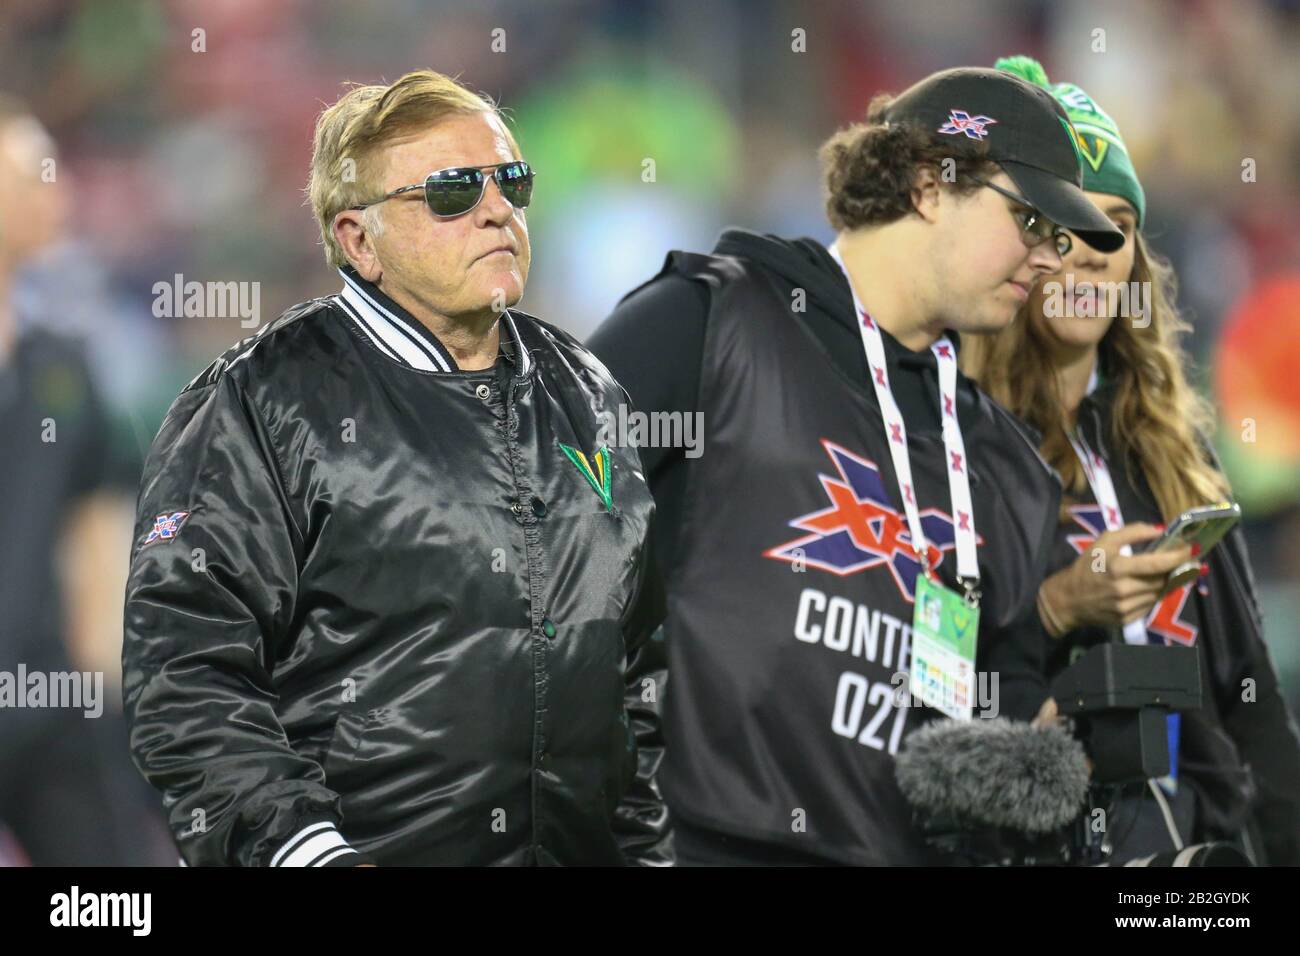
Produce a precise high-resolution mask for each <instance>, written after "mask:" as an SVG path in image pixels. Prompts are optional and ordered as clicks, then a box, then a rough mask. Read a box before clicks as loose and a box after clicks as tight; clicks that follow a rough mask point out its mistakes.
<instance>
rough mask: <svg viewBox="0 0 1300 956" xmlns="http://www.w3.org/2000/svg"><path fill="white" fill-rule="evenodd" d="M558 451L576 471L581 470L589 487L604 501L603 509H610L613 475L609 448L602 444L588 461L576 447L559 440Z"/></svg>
mask: <svg viewBox="0 0 1300 956" xmlns="http://www.w3.org/2000/svg"><path fill="white" fill-rule="evenodd" d="M560 451H562V452H564V454H565V455H566V456H568V459H569V461H571V462H573V463H574V465H576V466H577V468H578V471H580V472H582V476H583V477H584V478H586V479H587V482H588V483H589V484H590V485H591V487H592V488H595V489H596V494H598V495H599V496H600V500H601V501H603V502H604V503H605V510H606V511H612V510H613V508H614V494H613V490H612V485H613V480H614V476H613V474H612V473H611V469H610V462H609V449H608V448H606V447H604V446H602V447H601V449H600V450H599V451H597V452H596V454H594V455H592V456H591V460H590V461H588V460H587V456H586V455H584V454H583V453H582V452H580V451H578V449H576V448H571V447H570V446H568V445H566V444H564V442H560Z"/></svg>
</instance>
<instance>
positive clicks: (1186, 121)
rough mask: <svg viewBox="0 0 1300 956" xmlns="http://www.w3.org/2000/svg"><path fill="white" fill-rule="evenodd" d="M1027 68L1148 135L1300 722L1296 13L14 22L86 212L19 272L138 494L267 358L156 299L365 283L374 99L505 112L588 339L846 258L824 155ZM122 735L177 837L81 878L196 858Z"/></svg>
mask: <svg viewBox="0 0 1300 956" xmlns="http://www.w3.org/2000/svg"><path fill="white" fill-rule="evenodd" d="M796 30H803V31H804V37H805V43H806V47H805V50H804V51H802V52H799V51H796V50H794V49H792V31H796ZM502 31H503V32H502ZM1098 31H1102V32H1100V33H1098ZM1099 42H1100V45H1101V46H1102V47H1103V48H1102V49H1099V48H1098V46H1099ZM1011 53H1027V54H1031V55H1034V56H1036V57H1037V58H1039V59H1040V60H1042V62H1043V63H1044V64H1045V65H1046V67H1047V69H1048V71H1049V73H1050V75H1051V76H1052V78H1053V79H1060V80H1071V81H1075V82H1078V83H1080V84H1081V85H1083V86H1084V87H1085V88H1087V89H1088V91H1089V92H1090V93H1092V94H1093V95H1094V96H1095V97H1096V98H1097V100H1098V101H1099V102H1101V103H1102V104H1104V105H1105V107H1106V109H1107V110H1108V111H1109V112H1110V113H1111V114H1112V115H1113V116H1114V117H1115V119H1116V120H1117V122H1118V123H1119V125H1120V127H1121V129H1122V130H1123V131H1124V135H1125V138H1126V140H1127V142H1128V144H1129V147H1130V150H1131V152H1132V154H1133V159H1134V162H1135V165H1136V167H1137V169H1138V171H1139V174H1140V175H1141V177H1142V179H1143V182H1144V184H1145V186H1146V189H1147V198H1148V218H1149V226H1148V228H1147V234H1148V237H1149V238H1150V240H1151V241H1152V244H1153V245H1154V246H1155V248H1156V249H1157V250H1159V251H1160V252H1161V253H1162V254H1164V255H1165V256H1167V257H1169V258H1170V259H1171V260H1172V261H1173V263H1174V265H1175V267H1176V269H1177V272H1178V275H1179V279H1180V285H1181V294H1180V299H1179V301H1180V304H1181V307H1182V310H1183V312H1184V314H1185V315H1186V316H1187V317H1188V318H1189V319H1190V320H1191V322H1192V324H1193V325H1194V328H1195V332H1194V335H1193V338H1192V341H1191V342H1190V343H1189V347H1190V350H1191V352H1192V353H1193V355H1194V356H1195V358H1196V360H1197V363H1198V370H1197V373H1196V376H1195V377H1196V380H1197V381H1198V383H1200V384H1201V386H1202V387H1203V388H1205V389H1206V390H1207V391H1209V392H1210V393H1211V394H1212V395H1213V397H1214V400H1215V403H1216V406H1217V407H1218V409H1219V411H1220V433H1219V437H1218V443H1217V445H1218V450H1219V453H1220V455H1221V456H1222V458H1223V459H1224V462H1225V466H1226V467H1227V469H1228V471H1229V475H1230V477H1231V478H1232V480H1233V483H1234V487H1235V488H1236V491H1237V494H1238V498H1239V500H1240V501H1241V504H1242V506H1243V509H1244V511H1245V514H1246V518H1247V522H1246V526H1247V531H1248V536H1249V540H1250V545H1251V548H1252V557H1253V559H1254V565H1255V568H1256V573H1257V574H1258V576H1259V581H1258V585H1259V588H1260V594H1261V598H1262V602H1263V609H1264V614H1265V621H1266V633H1267V637H1268V639H1269V643H1270V646H1271V649H1272V652H1273V655H1274V660H1275V663H1276V665H1277V668H1278V671H1279V674H1280V676H1281V678H1282V681H1283V684H1284V686H1285V687H1286V688H1287V690H1288V693H1289V698H1290V702H1291V706H1292V707H1293V708H1300V642H1298V641H1297V640H1296V637H1297V623H1296V622H1297V620H1298V619H1300V547H1297V545H1296V542H1297V541H1300V375H1297V374H1296V372H1295V370H1294V367H1295V365H1296V363H1297V361H1298V360H1300V346H1298V345H1297V342H1300V188H1298V187H1300V182H1297V180H1298V179H1300V99H1298V98H1297V97H1296V96H1295V95H1294V92H1295V91H1296V90H1297V89H1300V56H1298V55H1297V54H1298V53H1300V3H1297V2H1296V0H1272V2H1270V0H1236V2H1231V3H1217V2H1208V0H1206V2H1190V0H1187V2H1180V0H1142V2H1091V3H1087V4H1082V3H1064V2H1050V0H985V2H979V3H960V4H954V3H942V2H935V0H881V2H839V0H832V2H819V3H799V2H790V0H716V2H708V3H698V2H690V0H479V2H474V3H468V2H466V3H454V2H419V0H382V2H378V0H377V2H370V3H352V2H343V0H111V2H110V0H44V2H41V0H37V2H33V0H9V2H6V3H4V4H2V5H0V93H4V94H9V95H11V96H13V97H16V98H18V99H19V100H21V101H22V102H24V103H25V104H26V105H27V107H28V108H29V109H30V110H31V111H32V113H33V114H34V115H35V116H37V117H38V118H39V119H40V120H41V122H42V123H43V124H44V125H45V126H46V128H47V129H48V130H49V132H50V133H51V135H52V136H53V138H54V140H55V142H56V144H57V153H56V154H55V155H56V157H57V162H56V165H55V167H54V168H55V169H56V171H57V174H56V176H55V177H54V181H53V182H51V183H46V184H43V185H42V186H40V187H38V188H43V189H46V190H49V191H50V192H51V193H52V194H56V195H57V200H52V201H53V202H54V209H55V212H54V215H55V217H56V219H57V230H56V232H57V234H56V236H55V237H54V239H53V241H51V242H50V244H49V245H48V246H47V247H46V248H45V249H44V250H43V251H42V252H41V254H40V255H39V256H38V257H36V258H35V259H32V260H30V261H29V262H27V263H26V264H25V265H24V267H23V269H22V270H21V272H20V273H19V274H17V275H16V276H14V279H13V285H12V288H11V289H10V295H11V299H12V304H13V309H14V313H15V315H16V317H17V320H18V322H19V323H20V324H30V325H39V326H45V327H48V328H53V329H58V330H62V331H64V332H68V333H71V334H73V335H75V336H78V337H80V338H81V339H83V340H84V345H85V348H86V350H87V354H88V358H89V362H90V366H91V368H92V370H93V373H94V375H95V376H96V378H97V380H98V382H99V386H100V389H101V392H102V394H103V395H104V397H105V404H106V407H107V419H108V421H109V426H108V429H109V430H108V431H107V433H106V440H105V441H104V442H103V445H102V452H103V453H102V456H101V458H100V461H101V463H102V469H103V475H102V480H103V484H104V486H105V487H111V488H117V489H119V490H120V493H121V494H122V495H123V496H124V499H123V500H125V499H126V498H130V499H133V497H134V484H133V483H134V480H135V472H136V469H138V467H139V462H140V459H141V457H142V456H143V454H144V452H145V451H146V450H147V448H148V446H149V443H150V442H151V440H152V438H153V436H154V434H155V432H156V431H157V428H158V425H159V423H160V422H161V419H162V415H163V413H164V412H165V410H166V408H167V406H168V405H169V404H170V402H171V401H172V399H173V398H174V397H175V395H176V393H177V392H178V390H179V389H180V388H181V387H182V386H183V385H184V384H185V383H186V382H187V381H188V380H189V379H190V378H191V377H192V376H193V375H194V374H195V373H196V372H198V371H199V370H200V369H202V368H203V367H204V366H205V365H207V364H208V363H209V362H210V361H211V360H212V359H213V358H214V357H215V356H216V355H218V354H219V353H220V352H221V351H222V350H223V349H224V348H226V347H227V346H228V345H230V344H232V343H233V342H234V341H236V340H238V339H240V338H242V337H244V336H246V335H248V334H249V333H250V331H251V329H249V328H247V327H244V326H242V325H241V320H240V318H239V317H238V316H231V317H227V318H218V317H208V318H194V317H191V318H182V317H177V318H158V317H156V315H155V309H154V300H155V291H154V287H155V284H157V283H160V282H161V283H166V284H168V285H171V284H172V283H173V281H174V279H175V277H176V276H177V275H181V276H183V277H184V280H185V281H191V280H197V281H200V282H207V281H218V282H228V281H236V282H256V283H259V284H260V286H259V288H260V309H261V314H260V320H261V322H262V323H266V322H269V321H271V320H272V319H274V318H275V317H276V316H277V315H278V314H279V313H280V312H281V311H282V310H283V309H285V308H287V307H288V306H290V305H292V304H293V303H296V302H299V301H302V300H304V299H308V298H311V297H314V296H319V295H326V294H329V293H331V292H333V291H335V290H336V289H337V287H338V286H339V284H340V282H339V279H338V277H337V275H336V274H334V272H333V271H332V270H330V269H329V268H327V267H326V265H325V262H324V258H323V255H322V251H321V247H320V243H319V237H318V235H317V233H316V227H315V224H314V223H313V221H312V217H311V214H310V211H309V210H308V209H307V207H306V206H305V205H304V194H303V186H304V184H305V181H306V176H307V167H308V161H309V158H310V151H311V132H312V127H313V123H314V120H315V117H316V114H317V112H318V111H319V110H320V109H321V107H322V105H323V104H324V103H328V102H332V101H333V100H334V99H335V98H336V97H337V96H338V95H339V93H340V92H341V90H342V84H343V83H344V82H345V81H358V82H375V81H379V80H381V79H384V80H393V79H395V78H396V77H397V76H399V75H401V74H402V73H403V72H405V71H407V70H410V69H416V68H421V67H431V68H434V69H437V70H440V71H442V72H446V73H450V74H452V75H458V74H459V75H460V76H461V77H462V78H463V79H464V80H465V81H466V82H467V83H469V84H470V85H472V86H474V87H476V88H478V89H481V90H483V91H484V92H486V93H488V94H489V95H491V96H493V97H494V98H497V99H499V100H500V101H501V102H502V103H503V104H504V105H505V106H506V107H507V108H508V110H509V111H510V112H511V114H512V115H513V116H514V118H515V120H516V124H517V135H518V137H519V139H520V142H521V145H522V147H523V150H524V155H525V157H526V158H527V159H528V160H529V161H530V162H531V163H532V164H533V165H534V167H535V168H536V169H537V170H538V171H539V172H538V186H537V193H536V195H535V197H534V203H533V206H532V208H530V209H529V213H528V218H529V224H530V228H531V232H532V235H533V248H534V261H533V273H532V278H531V281H530V283H529V290H528V294H527V296H526V298H525V300H524V302H523V303H522V306H523V307H524V308H525V309H526V310H527V311H529V312H531V313H533V314H536V315H539V316H541V317H543V318H545V319H547V320H548V321H551V322H555V323H557V324H559V325H561V326H563V327H566V328H568V329H569V330H570V331H572V332H574V333H575V334H577V335H578V336H579V337H583V336H585V335H586V334H587V333H589V332H590V331H591V330H592V329H594V327H595V326H596V324H597V323H598V322H599V321H600V320H601V319H602V318H603V317H604V316H605V315H606V314H607V313H608V312H609V310H610V309H611V308H612V307H613V305H614V304H615V303H616V302H617V301H618V299H619V298H620V296H621V295H623V294H624V293H625V292H627V291H628V290H630V289H631V288H633V287H635V286H636V285H638V284H639V283H641V282H643V281H644V280H646V279H647V278H649V277H650V276H652V275H653V274H654V273H655V272H656V271H657V270H658V268H659V266H660V264H661V262H662V259H663V255H664V253H665V252H666V251H668V250H669V249H672V248H691V249H697V250H705V249H708V248H710V247H711V246H712V242H713V239H714V237H715V236H716V234H717V233H718V232H719V231H720V230H721V229H722V228H723V227H724V226H726V225H729V224H736V225H741V226H745V227H748V228H752V229H757V230H760V231H766V232H775V233H780V234H783V235H810V236H814V237H816V238H819V239H822V240H829V239H830V237H831V235H832V233H831V230H830V227H829V225H828V224H827V223H826V221H825V219H824V217H823V215H822V211H821V205H822V204H821V196H820V182H819V170H818V165H817V160H816V147H817V145H818V144H819V143H820V142H821V141H822V140H823V139H825V138H826V136H827V135H829V134H830V132H832V131H833V130H834V129H835V128H836V126H838V125H841V124H843V123H845V122H848V121H851V120H853V119H855V118H858V117H859V116H861V115H862V113H863V111H864V109H865V106H866V104H867V102H868V101H869V99H870V98H871V96H872V94H873V93H875V92H877V91H881V90H888V91H897V90H900V89H902V88H904V87H906V86H908V85H909V84H911V83H912V82H914V81H915V80H917V79H918V78H920V77H922V76H924V75H925V74H927V73H929V72H931V71H933V70H937V69H941V68H944V67H947V66H954V65H991V64H992V62H993V61H994V60H995V59H996V58H997V57H998V56H1000V55H1004V54H1011ZM647 160H653V163H647ZM0 195H3V194H2V193H0ZM14 217H15V210H14V209H12V208H9V209H6V208H0V228H3V229H7V230H21V229H22V228H23V227H24V223H23V222H22V221H20V220H16V219H15V218H14ZM1246 420H1249V421H1250V422H1251V423H1252V425H1253V427H1252V428H1250V429H1247V428H1246V426H1245V425H1244V424H1243V422H1245V421H1246ZM1244 433H1248V435H1249V438H1253V439H1254V440H1253V441H1252V440H1249V438H1243V434H1244ZM4 457H5V450H4V449H0V468H3V467H5V465H4V463H3V461H4ZM4 504H5V503H3V502H0V506H4ZM128 536H129V525H128V526H127V529H126V530H125V533H124V534H123V536H122V538H121V541H120V551H121V554H120V558H121V560H122V563H123V568H122V569H121V571H122V574H123V575H124V573H125V572H124V563H125V558H126V552H127V548H128V544H129V542H128V540H127V537H128ZM8 547H10V543H9V542H3V541H0V548H8ZM113 573H114V574H115V573H117V572H116V571H113ZM104 575H109V569H105V570H104ZM123 579H124V578H123ZM74 597H75V595H74ZM115 623H116V626H117V627H119V628H120V621H117V622H115ZM7 624H9V626H12V622H11V619H10V617H9V615H8V614H7V612H6V609H4V608H0V630H2V629H4V628H5V627H6V625H7ZM111 639H112V638H111V637H109V638H106V640H110V641H111ZM118 640H120V634H119V636H118ZM110 651H111V648H110ZM103 657H105V658H106V659H112V658H113V654H112V653H111V652H110V653H108V654H106V655H103ZM113 693H116V691H114V692H113ZM109 697H110V708H111V707H120V704H119V703H118V702H117V701H116V700H113V699H112V698H113V694H112V693H110V694H109ZM105 719H106V721H111V719H112V716H111V715H107V714H106V718H105ZM83 723H91V722H83ZM105 726H106V728H108V729H104V730H97V731H95V733H96V734H97V735H98V736H97V737H96V739H95V743H94V746H95V747H96V748H98V752H99V753H101V755H102V756H103V762H104V767H105V768H106V769H104V770H103V774H104V775H106V779H109V780H111V781H113V783H112V784H111V785H112V786H113V787H118V788H121V789H120V791H115V792H122V793H126V794H128V796H127V797H123V798H122V799H121V800H119V801H118V804H119V809H118V810H117V811H115V812H117V813H118V814H119V818H118V819H117V820H116V822H114V823H113V824H112V826H114V827H116V828H117V830H118V832H120V833H123V834H129V833H137V834H138V833H141V832H148V833H150V834H152V836H151V840H152V842H149V841H147V840H146V841H141V840H139V839H138V838H131V837H127V836H123V837H122V838H121V839H120V840H118V841H117V844H120V845H115V844H114V841H111V840H105V842H103V843H102V844H100V845H98V846H90V847H87V846H80V845H79V846H75V847H71V848H67V847H65V850H66V852H68V853H70V854H71V855H72V858H71V860H70V861H80V862H88V863H93V862H120V861H126V860H129V861H132V862H164V863H165V862H174V859H175V856H174V853H173V852H172V851H171V849H170V847H169V844H168V840H169V838H168V836H167V835H166V832H165V829H164V828H162V827H161V825H157V826H154V827H153V829H149V828H148V826H146V825H145V824H142V823H140V820H145V819H148V820H149V821H151V823H150V824H149V825H150V826H152V825H154V824H158V819H157V810H156V808H155V807H154V806H153V805H152V803H151V801H152V800H153V799H154V797H153V795H152V793H151V792H144V785H143V782H142V781H139V780H137V779H135V777H134V776H133V770H132V769H131V768H130V767H129V764H124V761H126V760H127V757H126V748H125V740H124V737H119V736H116V734H120V733H122V730H121V725H120V724H112V723H107V724H106V725H105ZM112 728H117V729H116V730H114V729H112ZM87 733H89V731H87ZM4 736H5V726H4V724H3V723H0V749H3V744H2V741H3V738H4ZM13 785H14V784H13V779H12V778H11V779H10V780H9V781H4V780H0V790H3V789H4V788H5V787H6V786H9V787H11V788H12V786H13ZM105 786H109V785H108V784H105ZM123 808H125V809H123ZM132 808H134V809H132ZM85 812H86V813H88V814H91V813H96V812H99V813H105V814H107V813H108V811H106V810H104V808H103V807H100V808H99V809H95V808H94V807H88V808H87V809H86V810H85ZM137 812H138V816H137V817H132V816H130V814H132V813H137ZM121 814H126V817H124V818H123V817H121ZM0 816H3V812H0ZM104 826H109V824H104ZM142 827H143V829H141V828H142ZM5 853H6V850H5V846H4V844H3V842H0V856H3V855H4V854H5ZM8 853H9V858H10V859H15V860H21V859H23V858H24V857H23V853H22V852H21V851H16V850H10V851H8Z"/></svg>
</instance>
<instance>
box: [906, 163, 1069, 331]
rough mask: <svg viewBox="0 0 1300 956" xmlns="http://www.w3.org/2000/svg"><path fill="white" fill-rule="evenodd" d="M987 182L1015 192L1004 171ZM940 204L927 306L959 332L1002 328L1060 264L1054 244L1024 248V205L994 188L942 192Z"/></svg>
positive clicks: (1048, 243)
mask: <svg viewBox="0 0 1300 956" xmlns="http://www.w3.org/2000/svg"><path fill="white" fill-rule="evenodd" d="M988 180H989V182H991V183H994V184H995V185H998V186H1001V187H1002V188H1003V189H1006V190H1008V191H1009V192H1012V193H1016V194H1017V195H1019V194H1020V190H1019V189H1017V188H1016V185H1015V184H1014V183H1013V182H1012V181H1011V178H1010V177H1009V176H1007V174H1006V173H1003V172H999V173H998V174H997V175H996V176H991V177H988ZM940 205H941V211H942V214H941V215H940V216H939V217H938V219H937V221H936V225H937V226H938V232H937V234H936V237H935V241H936V242H937V246H936V251H935V255H934V256H933V258H932V265H933V267H934V290H935V295H936V301H934V302H932V303H931V307H932V309H933V310H934V311H936V312H937V314H938V315H939V316H940V317H942V318H943V319H944V324H945V326H946V327H947V328H951V329H956V330H957V331H958V332H974V333H980V332H996V331H998V330H999V329H1002V328H1005V327H1006V326H1007V325H1009V324H1010V323H1011V321H1012V320H1013V319H1014V318H1015V317H1016V313H1017V311H1019V309H1020V307H1021V306H1022V305H1024V303H1025V302H1026V301H1027V300H1028V298H1029V295H1030V293H1031V291H1032V289H1033V287H1034V285H1035V284H1036V283H1037V282H1038V281H1040V280H1041V277H1042V276H1044V275H1050V274H1051V273H1054V272H1056V271H1058V270H1059V269H1060V268H1061V257H1060V255H1059V254H1058V253H1057V251H1056V247H1055V244H1054V243H1053V242H1052V240H1050V239H1049V240H1047V241H1045V242H1042V243H1039V244H1038V245H1037V246H1034V247H1033V248H1029V247H1028V246H1026V245H1025V243H1024V241H1023V240H1022V239H1021V238H1020V235H1021V232H1022V231H1023V222H1024V216H1025V214H1026V213H1028V212H1029V211H1030V210H1029V208H1028V207H1026V206H1022V205H1020V204H1019V203H1016V202H1014V201H1013V200H1011V199H1008V198H1007V197H1005V196H1003V195H1002V194H1001V193H999V192H997V191H995V190H992V189H988V188H984V187H981V188H979V189H977V190H976V191H975V192H973V193H970V194H969V195H966V196H959V195H957V194H955V193H953V192H951V191H948V190H943V191H942V192H941V194H940ZM1075 244H1076V245H1079V242H1078V241H1077V240H1076V243H1075Z"/></svg>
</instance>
